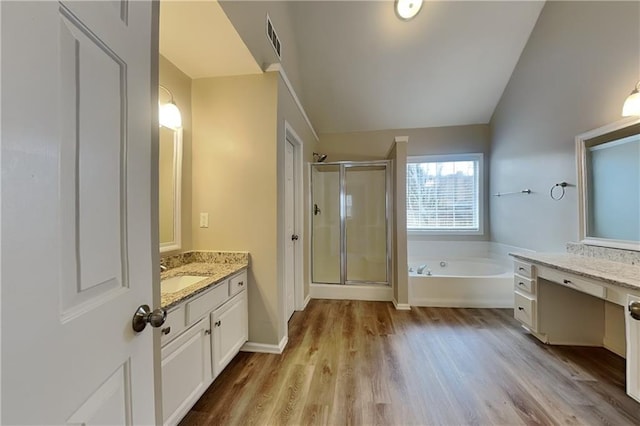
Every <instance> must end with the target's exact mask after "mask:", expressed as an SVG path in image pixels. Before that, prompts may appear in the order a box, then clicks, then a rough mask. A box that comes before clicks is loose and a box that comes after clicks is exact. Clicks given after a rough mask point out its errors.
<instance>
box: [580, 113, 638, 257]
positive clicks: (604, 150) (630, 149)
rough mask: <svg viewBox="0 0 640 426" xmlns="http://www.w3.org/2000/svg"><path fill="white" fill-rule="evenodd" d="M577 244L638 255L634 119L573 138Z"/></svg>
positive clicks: (636, 121) (636, 156)
mask: <svg viewBox="0 0 640 426" xmlns="http://www.w3.org/2000/svg"><path fill="white" fill-rule="evenodd" d="M576 152H577V160H578V187H579V203H580V205H579V209H580V239H581V240H582V242H583V243H585V244H589V245H597V246H604V247H614V248H621V249H626V250H636V251H640V118H634V119H632V120H622V121H619V122H616V123H614V124H611V125H608V126H604V127H601V128H599V129H595V130H592V131H590V132H587V133H584V134H582V135H579V136H577V137H576Z"/></svg>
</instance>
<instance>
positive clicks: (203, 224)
mask: <svg viewBox="0 0 640 426" xmlns="http://www.w3.org/2000/svg"><path fill="white" fill-rule="evenodd" d="M208 227H209V213H200V228H208Z"/></svg>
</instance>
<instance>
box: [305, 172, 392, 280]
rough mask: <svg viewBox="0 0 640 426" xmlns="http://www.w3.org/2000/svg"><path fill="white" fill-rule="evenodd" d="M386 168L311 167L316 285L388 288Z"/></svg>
mask: <svg viewBox="0 0 640 426" xmlns="http://www.w3.org/2000/svg"><path fill="white" fill-rule="evenodd" d="M389 188H390V163H389V162H388V161H371V162H339V163H314V164H312V165H311V190H312V206H311V215H312V264H311V274H312V281H313V282H314V283H323V284H380V285H389V274H390V269H391V268H390V264H391V256H390V226H389V219H390V210H389V209H390V197H389Z"/></svg>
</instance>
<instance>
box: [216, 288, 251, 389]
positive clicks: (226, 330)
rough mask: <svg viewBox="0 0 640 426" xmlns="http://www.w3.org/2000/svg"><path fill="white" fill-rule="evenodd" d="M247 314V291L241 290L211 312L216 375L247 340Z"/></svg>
mask: <svg viewBox="0 0 640 426" xmlns="http://www.w3.org/2000/svg"><path fill="white" fill-rule="evenodd" d="M247 315H248V314H247V292H246V291H242V292H240V293H239V294H237V295H236V296H235V297H233V298H232V299H231V300H230V301H228V302H227V303H225V304H224V305H222V306H221V307H219V308H218V309H216V310H215V311H213V313H212V314H211V327H212V328H213V339H212V341H211V345H212V351H213V372H214V377H215V376H217V375H218V374H220V372H221V371H222V370H223V369H224V367H226V366H227V364H229V361H231V360H232V359H233V357H234V356H236V354H237V353H238V351H240V348H241V347H242V345H243V344H244V343H245V342H246V341H247V336H248V319H247Z"/></svg>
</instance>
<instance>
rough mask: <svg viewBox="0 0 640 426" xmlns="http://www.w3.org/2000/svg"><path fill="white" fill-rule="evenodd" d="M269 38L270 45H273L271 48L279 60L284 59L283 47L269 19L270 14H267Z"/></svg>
mask: <svg viewBox="0 0 640 426" xmlns="http://www.w3.org/2000/svg"><path fill="white" fill-rule="evenodd" d="M266 29H267V38H268V39H269V43H271V47H273V50H274V51H275V52H276V55H278V59H282V45H281V44H280V38H279V37H278V35H277V34H276V29H275V28H273V24H272V23H271V18H269V14H268V13H267V27H266Z"/></svg>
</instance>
